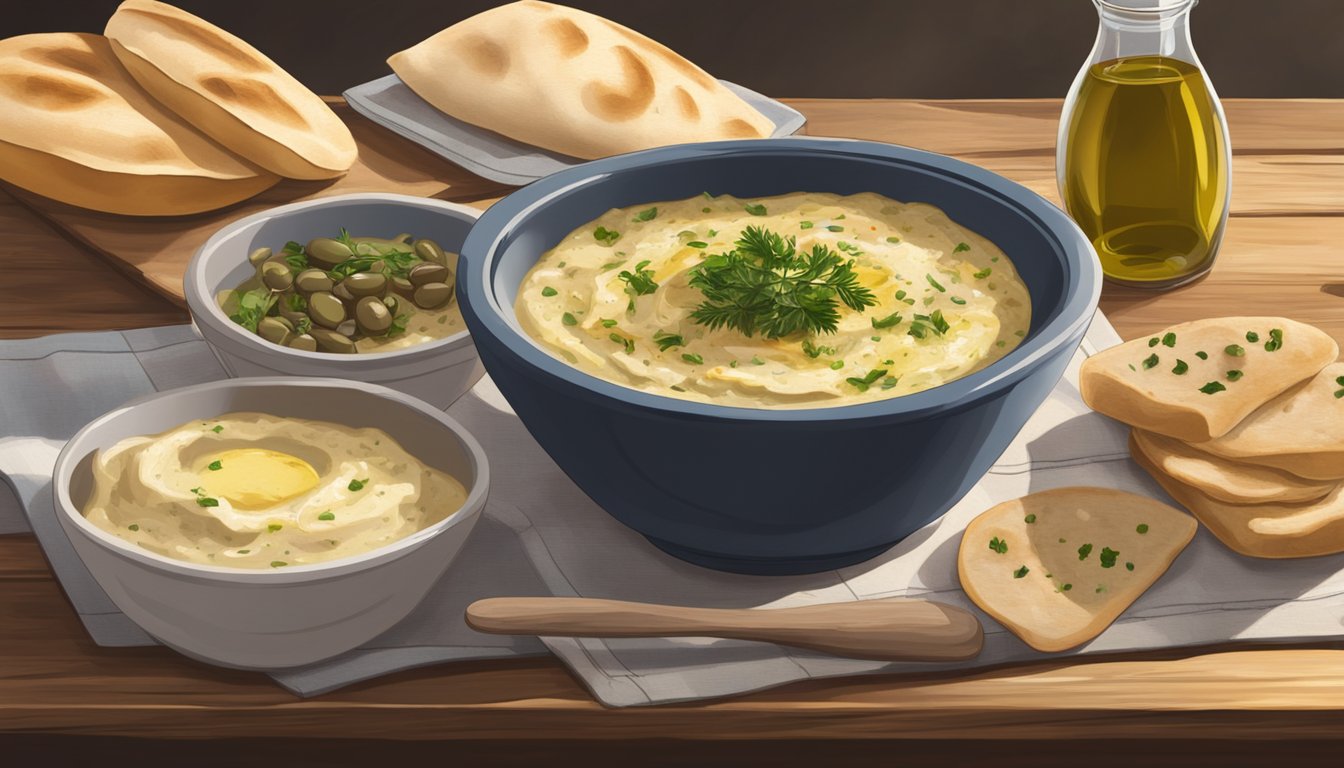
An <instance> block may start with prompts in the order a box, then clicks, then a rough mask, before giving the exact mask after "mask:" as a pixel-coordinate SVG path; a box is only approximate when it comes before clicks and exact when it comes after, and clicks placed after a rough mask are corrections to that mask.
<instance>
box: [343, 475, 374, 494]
mask: <svg viewBox="0 0 1344 768" xmlns="http://www.w3.org/2000/svg"><path fill="white" fill-rule="evenodd" d="M368 482H369V478H367V477H366V478H364V479H363V480H351V481H350V485H348V486H346V487H347V488H349V489H350V490H352V491H362V490H364V485H365V484H366V483H368Z"/></svg>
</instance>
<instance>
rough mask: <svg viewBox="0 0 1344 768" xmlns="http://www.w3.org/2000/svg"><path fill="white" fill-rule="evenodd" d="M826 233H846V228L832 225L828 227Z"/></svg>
mask: <svg viewBox="0 0 1344 768" xmlns="http://www.w3.org/2000/svg"><path fill="white" fill-rule="evenodd" d="M826 231H828V232H844V231H845V228H844V227H842V226H840V225H839V224H832V225H830V226H828V227H826Z"/></svg>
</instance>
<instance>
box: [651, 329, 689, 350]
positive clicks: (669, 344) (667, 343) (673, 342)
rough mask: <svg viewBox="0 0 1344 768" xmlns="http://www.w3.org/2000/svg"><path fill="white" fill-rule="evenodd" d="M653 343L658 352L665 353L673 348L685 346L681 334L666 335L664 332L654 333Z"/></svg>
mask: <svg viewBox="0 0 1344 768" xmlns="http://www.w3.org/2000/svg"><path fill="white" fill-rule="evenodd" d="M653 341H654V343H655V344H657V345H658V351H660V352H666V351H667V350H669V349H671V348H673V347H681V346H685V345H686V340H685V339H683V338H682V337H681V334H679V333H668V332H666V331H658V332H656V333H654V334H653Z"/></svg>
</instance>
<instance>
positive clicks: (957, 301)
mask: <svg viewBox="0 0 1344 768" xmlns="http://www.w3.org/2000/svg"><path fill="white" fill-rule="evenodd" d="M949 299H950V300H951V302H952V303H953V304H965V303H966V300H965V299H963V298H961V297H960V296H951V297H949Z"/></svg>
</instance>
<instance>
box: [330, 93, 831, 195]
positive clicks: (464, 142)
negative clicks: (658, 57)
mask: <svg viewBox="0 0 1344 768" xmlns="http://www.w3.org/2000/svg"><path fill="white" fill-rule="evenodd" d="M719 82H721V83H723V85H724V87H726V88H727V89H728V90H730V91H732V92H733V93H735V94H737V95H738V96H740V97H742V100H743V101H745V102H747V103H748V104H750V105H751V106H752V107H755V109H756V111H758V112H760V113H761V114H762V115H764V116H765V118H766V119H767V120H769V121H770V122H772V123H774V124H775V130H774V133H771V134H770V135H771V136H773V137H779V136H792V135H793V134H795V133H797V132H798V131H799V130H801V129H802V127H803V125H804V124H805V123H806V122H807V118H806V117H804V116H803V113H801V112H799V111H798V110H796V109H794V108H792V107H789V106H786V105H784V104H781V103H779V102H778V101H775V100H774V99H770V98H767V97H765V96H762V95H761V94H759V93H757V92H755V91H753V90H751V89H749V88H744V87H742V86H740V85H738V84H736V83H730V82H728V81H727V80H720V81H719ZM341 96H342V97H344V98H345V101H346V103H348V104H349V105H350V106H351V108H353V109H354V110H355V111H356V112H358V113H360V114H361V115H363V116H365V117H367V118H368V119H370V120H372V121H373V122H375V123H377V124H379V125H381V126H383V127H384V128H386V129H388V130H389V131H392V132H393V133H395V134H397V135H399V136H401V137H402V138H405V139H409V140H411V141H413V142H415V143H416V144H419V145H420V146H422V147H424V148H425V149H428V150H429V151H430V152H433V153H434V154H436V155H439V156H441V157H444V158H447V159H448V160H449V161H451V162H453V163H456V164H457V165H460V166H462V167H463V168H466V169H467V170H468V171H471V172H472V173H474V174H476V175H477V176H483V177H485V178H487V179H491V180H493V181H498V182H500V183H502V184H513V185H522V184H530V183H532V182H534V181H536V180H537V179H540V178H542V177H543V176H549V175H551V174H552V173H555V172H556V171H562V170H564V169H566V168H571V167H573V166H575V165H578V164H579V163H582V162H584V161H583V160H580V159H578V158H575V157H570V156H568V155H562V154H559V153H556V152H550V151H547V150H544V149H541V148H539V147H534V146H531V145H530V144H524V143H522V142H519V141H514V140H513V139H510V138H509V137H507V136H503V135H500V134H498V133H495V132H494V131H488V130H486V129H484V128H478V127H477V126H474V125H472V124H470V123H464V122H462V121H461V120H458V119H457V118H455V117H452V116H450V115H447V114H445V113H443V112H440V111H439V109H438V108H437V107H435V106H434V105H432V104H430V103H429V102H427V101H425V100H424V99H422V98H420V97H419V96H418V95H416V93H415V91H412V90H411V89H410V87H409V86H407V85H406V84H405V83H403V82H402V81H401V78H399V77H397V76H396V75H388V76H386V77H380V78H378V79H377V80H373V81H370V82H367V83H364V84H362V85H356V86H355V87H353V88H351V89H350V90H348V91H346V92H345V93H343V94H341Z"/></svg>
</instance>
